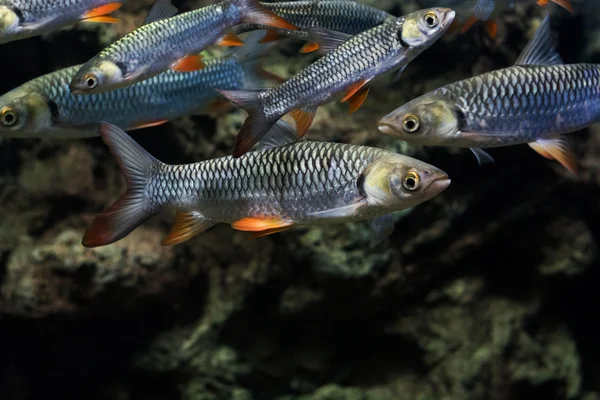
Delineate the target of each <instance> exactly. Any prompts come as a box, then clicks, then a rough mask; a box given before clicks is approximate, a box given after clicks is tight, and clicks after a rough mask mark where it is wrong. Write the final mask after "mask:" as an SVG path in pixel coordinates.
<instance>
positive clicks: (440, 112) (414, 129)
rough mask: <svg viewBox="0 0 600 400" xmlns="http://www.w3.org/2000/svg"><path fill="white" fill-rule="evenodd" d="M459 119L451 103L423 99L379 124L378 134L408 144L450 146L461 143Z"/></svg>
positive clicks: (401, 109)
mask: <svg viewBox="0 0 600 400" xmlns="http://www.w3.org/2000/svg"><path fill="white" fill-rule="evenodd" d="M461 115H462V113H461V112H460V110H459V108H458V107H457V106H456V105H455V104H454V103H453V102H451V101H448V100H445V99H440V98H437V99H436V98H431V97H428V96H422V97H421V98H417V99H415V100H413V101H411V102H408V103H406V104H405V105H403V106H401V107H399V108H397V109H396V110H394V111H392V112H391V113H389V114H388V115H386V116H385V117H383V118H382V119H381V120H380V121H379V130H380V131H381V132H382V133H385V134H386V135H390V136H394V137H397V138H399V139H401V140H404V141H405V142H408V143H413V144H420V145H426V146H437V145H442V144H444V145H451V144H452V142H454V141H457V140H459V139H460V127H461Z"/></svg>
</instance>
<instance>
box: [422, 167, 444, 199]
mask: <svg viewBox="0 0 600 400" xmlns="http://www.w3.org/2000/svg"><path fill="white" fill-rule="evenodd" d="M422 173H423V180H424V181H425V182H429V184H428V185H427V187H426V188H425V190H423V193H424V194H425V195H427V197H433V196H436V195H438V194H439V193H441V192H443V191H444V190H446V188H447V187H448V186H450V183H451V179H450V177H449V176H448V174H447V173H446V172H444V171H442V170H441V169H437V168H436V169H426V170H424V171H423V172H422Z"/></svg>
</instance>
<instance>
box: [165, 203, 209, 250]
mask: <svg viewBox="0 0 600 400" xmlns="http://www.w3.org/2000/svg"><path fill="white" fill-rule="evenodd" d="M214 225H215V223H214V222H213V221H211V220H209V219H206V218H204V217H203V216H202V214H200V213H199V212H197V211H190V212H183V211H177V215H176V217H175V224H173V227H172V228H171V231H170V232H169V234H168V235H167V236H165V238H164V239H163V240H162V242H161V245H163V246H171V245H174V244H179V243H182V242H185V241H186V240H189V239H191V238H193V237H195V236H198V235H199V234H201V233H202V232H205V231H206V230H208V229H210V228H211V227H213V226H214Z"/></svg>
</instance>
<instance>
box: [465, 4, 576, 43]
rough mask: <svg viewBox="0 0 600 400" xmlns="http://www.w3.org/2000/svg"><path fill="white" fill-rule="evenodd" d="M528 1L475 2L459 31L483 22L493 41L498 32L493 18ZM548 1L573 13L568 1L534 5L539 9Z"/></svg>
mask: <svg viewBox="0 0 600 400" xmlns="http://www.w3.org/2000/svg"><path fill="white" fill-rule="evenodd" d="M530 1H531V0H512V1H506V0H504V1H496V0H477V2H476V3H475V5H474V6H473V8H472V15H471V16H470V17H469V18H468V19H467V21H466V22H465V23H464V25H463V26H462V29H461V31H462V32H463V33H464V32H466V31H468V30H469V29H470V28H471V27H472V26H473V25H475V23H476V22H477V21H485V23H486V30H487V33H488V36H489V37H491V38H492V39H495V38H496V34H497V32H498V23H497V22H496V19H495V18H494V17H493V16H494V15H495V16H497V15H498V14H499V13H501V12H502V11H503V10H505V9H507V8H512V7H514V5H515V4H516V3H525V2H530ZM550 1H552V2H553V3H556V4H558V5H559V6H561V7H563V8H564V9H565V10H567V11H569V12H570V13H573V7H572V6H571V2H570V1H569V0H536V4H537V5H539V6H541V7H546V6H547V5H548V3H549V2H550Z"/></svg>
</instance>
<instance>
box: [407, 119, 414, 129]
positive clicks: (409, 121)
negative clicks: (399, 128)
mask: <svg viewBox="0 0 600 400" xmlns="http://www.w3.org/2000/svg"><path fill="white" fill-rule="evenodd" d="M406 129H408V130H409V131H412V130H413V129H415V121H414V120H412V119H409V120H407V121H406Z"/></svg>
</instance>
